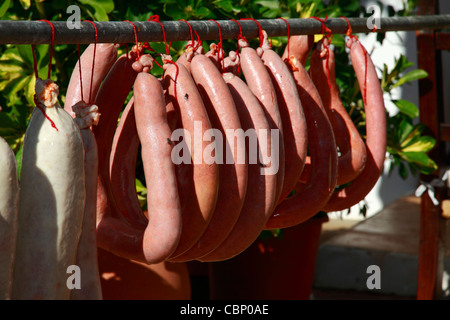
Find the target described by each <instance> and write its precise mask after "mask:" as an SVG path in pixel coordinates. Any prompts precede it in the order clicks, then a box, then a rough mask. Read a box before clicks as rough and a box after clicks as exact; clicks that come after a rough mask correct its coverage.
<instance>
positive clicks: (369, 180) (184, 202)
mask: <svg viewBox="0 0 450 320" xmlns="http://www.w3.org/2000/svg"><path fill="white" fill-rule="evenodd" d="M316 19H318V20H319V21H321V22H322V23H323V34H324V37H323V38H322V40H320V41H319V42H318V43H316V44H314V40H313V36H306V35H295V36H291V35H289V37H288V38H289V41H288V44H287V46H286V48H285V52H284V54H283V55H282V56H281V57H280V56H279V55H278V54H277V53H276V52H275V51H273V50H272V49H271V45H270V42H269V40H268V37H267V34H266V33H265V31H264V30H263V29H262V28H261V26H260V25H259V23H258V22H257V21H256V20H254V21H255V23H257V25H258V28H259V38H260V44H259V47H258V48H256V49H255V48H251V47H250V45H249V42H248V41H247V40H246V39H245V38H244V37H243V36H242V32H240V35H239V38H238V41H237V50H235V51H230V52H229V54H228V56H227V57H225V53H224V51H223V46H222V41H221V31H220V26H219V37H220V41H219V43H218V44H215V43H211V44H210V50H209V51H208V52H204V51H203V46H202V45H201V44H202V42H201V39H200V38H199V37H198V34H197V33H195V34H196V39H194V36H193V35H194V31H195V30H193V29H192V27H191V26H190V25H189V23H188V22H187V21H185V22H186V23H187V24H188V25H189V28H190V34H191V40H190V42H188V45H187V46H186V48H185V52H184V53H183V54H182V55H181V56H180V57H179V58H178V60H177V61H173V60H172V58H171V57H170V55H169V50H170V43H169V44H168V43H167V41H165V47H166V53H165V54H161V57H162V61H163V65H161V67H162V68H163V75H162V77H160V78H156V77H155V76H153V75H152V74H151V72H150V70H151V69H152V67H153V64H154V63H157V62H156V59H155V57H153V56H152V55H151V54H149V53H145V52H144V50H145V49H151V47H150V45H149V44H144V45H142V44H139V43H138V42H137V36H136V45H135V46H133V48H132V49H131V50H130V51H129V52H127V53H126V54H124V55H123V56H121V57H119V58H118V59H112V58H111V57H113V56H114V55H115V54H116V49H117V47H116V46H114V45H111V44H98V45H97V47H98V50H92V49H91V48H89V47H88V49H86V51H85V53H83V55H82V56H81V57H80V61H81V60H83V59H89V60H90V59H91V58H92V56H91V55H92V54H93V53H94V52H96V54H97V56H98V57H99V58H98V60H97V61H98V63H97V64H96V65H95V67H96V69H98V70H96V74H97V75H99V74H101V75H103V76H104V78H103V79H102V80H100V81H98V82H97V83H96V84H95V85H94V87H93V89H92V90H93V92H96V91H98V93H97V94H96V98H95V101H94V104H95V105H97V106H98V112H99V113H100V114H101V115H102V116H101V120H100V121H99V122H98V124H97V125H96V126H94V127H93V128H92V131H93V133H94V135H95V138H96V143H97V146H98V168H99V173H98V175H99V176H98V181H99V183H98V185H97V241H98V245H99V247H101V248H103V249H105V250H108V251H110V252H112V253H115V254H117V255H119V256H123V257H126V258H129V259H134V260H138V261H141V262H145V263H158V262H162V261H172V262H182V261H189V260H200V261H221V260H225V259H229V258H232V257H234V256H236V255H237V254H239V253H241V252H242V251H244V250H245V249H246V248H247V247H248V246H250V245H251V243H252V242H253V241H254V240H255V239H256V238H257V237H258V235H259V234H260V232H261V231H262V230H265V229H277V228H287V227H290V226H294V225H297V224H299V223H302V222H304V221H306V220H308V219H310V218H311V217H313V216H314V215H315V214H316V213H318V212H319V211H327V212H329V211H336V210H344V209H346V208H349V207H351V206H352V205H355V204H357V203H358V202H359V201H361V200H363V199H364V197H365V196H366V195H367V193H368V192H369V191H370V190H371V189H372V188H373V186H374V184H375V182H376V181H377V179H378V178H379V175H380V173H381V170H382V165H383V160H384V156H385V150H386V134H385V131H386V127H385V126H386V124H385V119H384V118H385V109H384V103H383V99H382V94H381V90H380V84H379V80H378V78H377V77H376V72H375V68H374V66H373V63H372V61H371V59H370V56H369V55H368V53H367V51H366V50H365V49H364V48H363V46H362V44H361V43H360V42H359V41H358V39H357V37H356V36H353V35H351V29H350V28H349V32H348V33H347V35H348V41H347V47H348V48H349V49H350V59H351V61H352V65H353V67H354V70H355V73H356V75H357V79H358V82H359V85H360V87H361V88H362V90H364V94H363V96H364V103H365V108H366V117H367V119H366V120H367V127H366V131H367V138H366V141H364V140H363V138H362V137H361V136H360V134H359V133H358V131H357V129H356V127H355V126H354V124H353V123H352V121H351V119H350V117H349V115H348V114H347V113H346V111H345V108H344V107H343V105H342V102H341V101H340V98H339V90H338V87H337V84H336V78H335V60H334V52H333V50H332V49H331V48H330V44H331V36H330V32H329V30H327V28H326V26H325V24H324V21H325V20H326V19H325V20H321V19H319V18H316ZM149 21H156V22H158V21H159V19H158V17H156V16H154V17H151V18H150V19H149ZM233 21H235V22H236V23H237V24H238V25H239V28H240V24H239V21H237V20H233ZM284 21H285V22H286V23H287V24H288V22H287V20H284ZM161 27H162V29H163V33H164V28H163V25H162V24H161ZM349 27H350V25H349ZM97 51H98V52H97ZM150 51H151V52H152V53H153V54H154V55H157V53H154V50H153V49H151V50H150ZM84 56H86V58H85V57H84ZM103 57H108V59H104V58H103ZM308 57H310V63H311V68H310V69H309V71H307V70H306V69H305V62H306V60H307V59H308ZM81 66H83V64H82V65H81ZM81 72H82V73H86V74H88V73H89V72H91V75H92V71H90V70H88V69H83V70H82V71H81ZM92 85H93V83H92V81H91V86H92ZM95 86H96V87H95ZM75 87H76V85H74V86H73V88H72V89H69V90H68V92H67V96H68V97H70V96H71V92H72V91H74V90H77V89H74V88H75ZM130 92H132V98H131V100H130V101H129V102H128V103H127V105H126V106H125V107H124V105H125V102H126V101H127V97H128V95H129V93H130ZM67 101H68V102H67V103H66V105H65V109H66V110H67V111H68V112H71V105H72V104H73V100H71V99H68V100H67ZM119 116H120V119H119ZM180 129H182V130H181V131H180ZM249 129H251V130H249ZM239 130H241V132H244V133H248V132H255V133H256V136H255V138H256V140H254V141H255V142H252V141H250V139H247V140H246V139H245V137H244V136H241V137H240V138H239V136H238V137H237V136H236V135H235V134H236V132H240V131H239ZM198 135H199V136H200V137H201V139H200V141H198V139H197V140H196V139H194V137H198ZM236 137H237V138H236ZM255 145H256V149H252V148H253V147H255ZM139 150H140V155H141V157H142V163H143V169H144V174H145V183H146V186H147V209H146V210H143V209H142V208H141V206H140V204H139V201H138V198H137V194H136V188H135V179H136V161H137V160H136V159H137V156H138V155H139ZM255 150H256V153H255ZM230 151H231V152H230ZM253 153H255V154H256V155H257V157H256V160H254V159H253V158H252V156H254V154H253ZM174 154H175V155H177V156H178V158H177V159H178V160H176V159H174ZM229 154H231V156H230V158H227V161H222V162H219V161H217V159H218V158H217V156H218V155H223V156H224V158H225V155H229ZM240 154H244V155H245V157H244V158H243V159H238V155H240ZM270 155H272V156H270ZM275 155H276V156H275ZM207 156H209V160H208V159H207V158H208V157H207ZM181 159H184V160H183V161H181ZM186 159H188V160H189V161H185V160H186ZM211 159H212V160H211ZM338 187H339V188H338Z"/></svg>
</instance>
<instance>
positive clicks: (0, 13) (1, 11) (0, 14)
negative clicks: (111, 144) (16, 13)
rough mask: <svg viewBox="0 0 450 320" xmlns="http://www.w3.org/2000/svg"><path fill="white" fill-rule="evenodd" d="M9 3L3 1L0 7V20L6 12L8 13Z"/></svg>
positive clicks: (8, 0)
mask: <svg viewBox="0 0 450 320" xmlns="http://www.w3.org/2000/svg"><path fill="white" fill-rule="evenodd" d="M10 3H11V1H10V0H5V1H4V2H3V4H2V5H1V6H0V18H1V17H3V16H4V15H5V13H6V11H8V9H9V5H10Z"/></svg>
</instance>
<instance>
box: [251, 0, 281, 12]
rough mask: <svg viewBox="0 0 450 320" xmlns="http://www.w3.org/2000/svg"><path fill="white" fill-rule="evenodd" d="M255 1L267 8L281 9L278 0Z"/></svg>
mask: <svg viewBox="0 0 450 320" xmlns="http://www.w3.org/2000/svg"><path fill="white" fill-rule="evenodd" d="M255 3H257V4H259V5H261V6H263V7H265V8H269V9H273V10H276V9H279V8H280V3H279V2H278V1H267V0H260V1H255Z"/></svg>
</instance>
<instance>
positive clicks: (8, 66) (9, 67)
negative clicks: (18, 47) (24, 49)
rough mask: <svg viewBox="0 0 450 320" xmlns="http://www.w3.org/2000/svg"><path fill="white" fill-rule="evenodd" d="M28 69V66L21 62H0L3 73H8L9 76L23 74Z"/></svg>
mask: <svg viewBox="0 0 450 320" xmlns="http://www.w3.org/2000/svg"><path fill="white" fill-rule="evenodd" d="M26 67H27V65H26V64H25V63H23V62H22V61H19V60H0V70H1V72H5V73H8V74H9V75H11V73H18V72H22V70H23V69H25V68H26Z"/></svg>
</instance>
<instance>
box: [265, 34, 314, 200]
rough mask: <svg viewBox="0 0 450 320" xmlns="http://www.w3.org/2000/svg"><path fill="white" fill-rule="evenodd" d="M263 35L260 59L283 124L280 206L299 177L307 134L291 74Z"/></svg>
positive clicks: (301, 108)
mask: <svg viewBox="0 0 450 320" xmlns="http://www.w3.org/2000/svg"><path fill="white" fill-rule="evenodd" d="M263 34H264V40H263V45H262V49H263V51H264V52H263V54H262V57H261V60H262V61H263V63H264V65H265V66H266V68H267V70H268V72H269V74H270V76H271V79H272V83H273V86H274V88H275V92H276V94H277V102H278V109H279V110H280V115H281V120H282V123H283V144H284V150H285V156H284V159H285V167H284V170H285V172H284V183H283V189H282V192H281V196H280V199H279V200H278V203H280V202H281V201H283V200H284V199H286V198H287V196H288V195H289V194H290V193H291V192H292V190H293V189H294V187H295V185H296V184H297V182H298V180H299V178H300V176H301V174H302V171H303V167H304V164H305V159H306V154H307V149H308V132H307V129H306V120H305V115H304V113H303V107H302V103H301V101H300V97H299V94H298V90H297V86H296V83H295V80H294V78H293V76H292V73H291V71H290V70H289V68H288V66H287V65H286V63H284V62H283V60H282V59H281V58H280V56H279V55H278V54H277V53H276V52H275V51H273V50H272V49H271V48H270V44H269V42H268V39H267V33H266V32H265V31H263Z"/></svg>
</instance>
